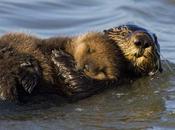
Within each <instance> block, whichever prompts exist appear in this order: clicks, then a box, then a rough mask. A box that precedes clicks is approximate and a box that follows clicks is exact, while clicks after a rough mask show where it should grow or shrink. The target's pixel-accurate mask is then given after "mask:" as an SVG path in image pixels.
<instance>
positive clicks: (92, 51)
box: [87, 48, 95, 53]
mask: <svg viewBox="0 0 175 130" xmlns="http://www.w3.org/2000/svg"><path fill="white" fill-rule="evenodd" d="M87 52H88V53H94V52H95V50H94V49H90V48H89V49H88V50H87Z"/></svg>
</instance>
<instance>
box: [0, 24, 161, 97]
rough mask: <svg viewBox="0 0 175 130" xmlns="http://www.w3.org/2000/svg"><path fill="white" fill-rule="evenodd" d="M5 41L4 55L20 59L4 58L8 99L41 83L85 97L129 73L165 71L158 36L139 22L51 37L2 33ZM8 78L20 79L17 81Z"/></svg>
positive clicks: (1, 42)
mask: <svg viewBox="0 0 175 130" xmlns="http://www.w3.org/2000/svg"><path fill="white" fill-rule="evenodd" d="M0 45H2V49H1V50H4V51H2V52H3V53H2V57H3V58H2V59H4V60H5V59H6V57H5V56H6V55H7V56H8V58H9V59H11V58H12V59H14V61H15V64H14V63H13V60H9V61H8V60H7V61H5V62H7V63H6V64H11V63H12V64H11V66H10V67H6V66H5V64H4V63H3V61H4V60H1V63H2V64H1V65H2V70H3V71H2V79H3V80H1V81H0V83H1V82H2V81H8V82H3V83H1V89H0V95H1V96H0V97H1V99H5V100H6V99H7V100H8V99H10V100H11V99H12V100H13V99H16V98H17V97H21V95H22V94H20V92H21V91H22V92H23V93H29V94H30V93H31V92H33V88H38V87H36V86H39V89H42V88H45V86H48V87H49V88H50V89H54V90H58V91H61V92H63V95H66V96H67V97H71V98H75V99H81V98H84V97H86V96H89V95H92V94H94V93H95V92H96V91H98V90H99V89H102V88H104V87H106V86H108V85H109V84H111V83H112V84H113V83H114V84H117V83H119V82H120V81H121V80H122V79H125V78H126V77H128V76H131V77H135V76H138V75H148V74H154V73H156V72H157V71H158V70H159V71H161V63H160V55H159V51H160V49H159V45H158V42H157V40H156V37H155V35H153V34H151V33H149V32H148V31H147V30H145V29H143V28H140V27H138V26H134V25H125V26H119V27H116V28H113V29H109V30H105V31H104V33H99V32H98V33H96V32H90V33H87V34H85V35H81V36H78V37H55V38H49V39H40V38H37V37H33V36H29V35H26V34H18V33H11V34H7V35H4V36H2V37H1V38H0ZM6 48H7V49H6ZM8 48H9V49H10V50H11V51H12V54H9V50H8ZM53 50H55V51H53ZM4 57H5V58H4ZM25 57H26V58H25ZM27 57H28V58H27ZM19 59H21V60H22V61H21V60H19ZM11 68H15V69H11ZM7 69H8V70H7ZM6 72H7V73H6ZM12 74H13V75H12ZM6 75H8V76H6ZM10 76H11V77H10ZM7 77H8V78H9V79H14V80H13V82H10V80H9V79H7ZM6 86H8V87H6ZM17 86H18V87H17ZM52 86H53V87H52ZM19 87H20V88H19ZM14 88H15V89H14ZM21 89H24V90H21ZM14 90H15V91H14ZM19 90H20V91H19ZM12 95H13V96H12ZM9 97H10V98H9ZM11 97H12V98H11Z"/></svg>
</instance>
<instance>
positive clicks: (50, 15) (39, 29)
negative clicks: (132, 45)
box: [0, 0, 175, 130]
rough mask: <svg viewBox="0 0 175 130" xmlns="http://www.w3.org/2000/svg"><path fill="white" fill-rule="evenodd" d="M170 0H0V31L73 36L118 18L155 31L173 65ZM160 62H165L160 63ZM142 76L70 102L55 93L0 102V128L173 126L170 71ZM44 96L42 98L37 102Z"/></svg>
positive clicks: (144, 129) (174, 89)
mask: <svg viewBox="0 0 175 130" xmlns="http://www.w3.org/2000/svg"><path fill="white" fill-rule="evenodd" d="M174 12H175V0H154V1H153V0H147V1H144V0H86V1H85V0H84V1H83V0H82V1H78V0H57V1H56V0H30V1H24V0H0V24H1V26H0V34H4V33H6V32H12V31H13V32H14V31H15V32H27V33H30V34H33V35H37V36H40V37H43V38H45V37H50V36H57V35H63V36H65V35H66V36H67V35H68V36H70V35H78V34H81V33H83V32H87V31H101V30H103V29H106V28H110V27H114V26H118V25H120V24H124V23H135V24H137V25H140V26H143V27H145V28H147V29H149V30H151V31H152V32H155V33H156V34H157V36H158V39H159V43H160V46H161V53H162V55H163V56H164V57H165V58H166V59H168V60H169V61H170V62H171V63H170V66H171V67H172V68H173V69H174V68H175V65H174V64H173V63H175V51H174V49H175V44H174V41H175V26H174V25H175V19H174V18H175V13H174ZM163 63H165V62H163ZM163 66H164V69H165V71H164V73H163V74H160V75H158V76H157V77H154V78H153V79H151V78H149V77H148V78H142V79H139V80H138V81H136V82H135V83H134V84H132V85H125V86H120V87H119V88H114V89H110V90H106V91H104V92H103V93H100V94H98V95H95V96H92V97H90V98H88V99H85V100H81V101H79V102H76V103H67V102H66V101H64V100H63V99H61V98H59V97H56V98H57V99H58V100H56V101H55V100H53V99H55V96H54V95H53V96H51V97H49V99H48V100H44V99H41V100H40V101H41V102H40V101H34V102H33V103H28V104H25V105H15V104H2V105H0V130H72V129H75V130H174V129H175V81H174V79H175V75H174V74H173V73H171V72H170V71H169V70H168V68H167V66H166V65H165V64H164V65H163ZM43 100H44V101H43Z"/></svg>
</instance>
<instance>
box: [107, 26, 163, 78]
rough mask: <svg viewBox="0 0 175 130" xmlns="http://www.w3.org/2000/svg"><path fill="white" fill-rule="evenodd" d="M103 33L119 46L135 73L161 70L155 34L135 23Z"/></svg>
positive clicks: (150, 73) (152, 72)
mask: <svg viewBox="0 0 175 130" xmlns="http://www.w3.org/2000/svg"><path fill="white" fill-rule="evenodd" d="M105 33H106V34H107V35H108V36H109V37H110V38H111V39H112V40H114V41H115V42H116V44H117V45H118V46H119V47H120V49H121V51H122V52H123V55H124V57H125V58H126V59H127V61H129V62H130V63H131V65H132V66H133V67H134V70H135V72H136V73H138V74H142V75H145V74H149V75H153V74H155V73H156V72H157V71H162V68H161V61H160V55H159V54H160V47H159V44H158V42H157V38H156V36H155V34H151V33H149V32H148V31H146V30H145V29H142V28H140V27H138V26H135V25H126V26H120V27H118V28H113V29H110V30H107V31H105ZM131 69H132V68H131Z"/></svg>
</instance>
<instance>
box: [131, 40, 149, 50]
mask: <svg viewBox="0 0 175 130" xmlns="http://www.w3.org/2000/svg"><path fill="white" fill-rule="evenodd" d="M134 44H135V45H136V46H137V47H142V48H147V47H149V46H150V44H149V43H148V42H147V41H145V40H141V39H136V40H135V41H134Z"/></svg>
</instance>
